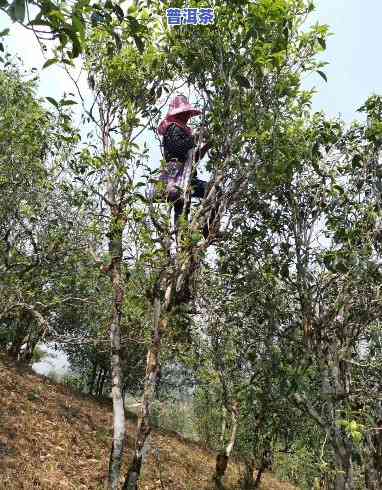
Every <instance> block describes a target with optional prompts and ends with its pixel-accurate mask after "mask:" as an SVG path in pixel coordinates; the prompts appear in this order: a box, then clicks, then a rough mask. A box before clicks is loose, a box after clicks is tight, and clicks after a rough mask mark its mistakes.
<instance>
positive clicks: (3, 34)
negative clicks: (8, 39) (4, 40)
mask: <svg viewBox="0 0 382 490" xmlns="http://www.w3.org/2000/svg"><path fill="white" fill-rule="evenodd" d="M8 34H9V29H8V28H7V29H3V30H2V31H1V32H0V37H4V36H8Z"/></svg>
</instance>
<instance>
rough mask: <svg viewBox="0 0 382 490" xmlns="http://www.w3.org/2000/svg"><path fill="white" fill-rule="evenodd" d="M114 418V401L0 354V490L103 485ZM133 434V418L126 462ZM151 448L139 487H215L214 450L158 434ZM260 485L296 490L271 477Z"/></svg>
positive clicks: (232, 474) (234, 471)
mask: <svg viewBox="0 0 382 490" xmlns="http://www.w3.org/2000/svg"><path fill="white" fill-rule="evenodd" d="M111 420H112V413H111V406H110V405H109V404H100V403H99V402H97V401H95V400H93V399H91V398H89V397H85V396H82V395H80V394H78V393H75V392H73V391H71V390H70V389H68V388H67V387H65V386H62V385H58V384H54V383H52V382H51V381H49V380H48V379H46V378H44V377H42V376H38V375H36V374H34V373H33V372H32V371H31V370H30V369H25V368H20V367H15V366H14V365H13V364H12V363H11V362H10V361H9V360H8V359H7V358H6V357H5V356H2V355H0V489H1V490H2V489H11V490H17V489H55V490H56V489H57V490H58V489H73V490H80V489H101V488H103V481H104V479H105V475H106V473H107V464H108V457H109V449H110V445H111V430H110V428H111ZM134 430H135V424H134V421H133V420H129V422H128V427H127V433H128V436H127V441H126V442H127V450H126V452H127V455H126V458H125V459H126V460H128V459H129V458H130V457H131V454H132V445H133V435H134ZM151 448H152V450H151V451H150V453H149V457H148V461H147V464H146V465H145V468H144V473H143V479H142V483H141V487H140V488H141V490H154V489H155V490H157V489H158V490H163V489H165V490H204V489H208V488H211V487H210V479H211V476H212V474H213V469H214V463H215V460H214V454H213V453H212V452H211V451H208V450H206V449H203V448H201V447H199V446H197V445H196V444H194V443H191V442H188V441H185V440H182V439H180V438H179V437H176V436H175V435H171V434H166V433H163V432H160V431H157V432H155V433H154V434H153V436H152V440H151ZM126 463H127V461H126V462H125V464H126ZM124 469H126V467H125V468H124ZM241 471H242V469H241V468H240V465H239V464H237V463H231V464H230V465H229V469H228V475H227V481H226V488H227V490H233V489H235V488H238V485H237V482H238V479H239V477H240V473H241ZM261 488H262V490H294V487H292V486H291V485H289V484H288V483H285V482H278V481H276V480H274V479H272V478H271V476H269V475H266V476H265V477H264V481H263V484H262V487H261Z"/></svg>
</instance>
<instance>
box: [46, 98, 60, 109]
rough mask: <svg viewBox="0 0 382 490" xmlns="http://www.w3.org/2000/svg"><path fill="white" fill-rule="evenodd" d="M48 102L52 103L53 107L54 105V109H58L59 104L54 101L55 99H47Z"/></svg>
mask: <svg viewBox="0 0 382 490" xmlns="http://www.w3.org/2000/svg"><path fill="white" fill-rule="evenodd" d="M46 100H47V101H48V102H50V103H51V104H52V105H54V107H56V109H58V102H57V100H56V99H53V97H46Z"/></svg>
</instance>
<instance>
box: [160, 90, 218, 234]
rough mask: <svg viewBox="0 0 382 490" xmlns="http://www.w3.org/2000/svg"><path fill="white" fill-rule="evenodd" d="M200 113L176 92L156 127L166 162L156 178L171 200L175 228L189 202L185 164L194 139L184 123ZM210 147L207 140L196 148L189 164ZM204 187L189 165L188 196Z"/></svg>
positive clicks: (200, 195)
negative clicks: (184, 192)
mask: <svg viewBox="0 0 382 490" xmlns="http://www.w3.org/2000/svg"><path fill="white" fill-rule="evenodd" d="M200 114H201V111H199V110H198V109H196V108H195V107H193V106H192V105H191V104H190V103H189V101H188V100H187V98H186V97H185V96H184V95H177V96H176V97H174V99H173V100H172V101H171V102H170V107H169V111H168V113H167V115H166V117H165V118H164V119H163V121H162V122H161V123H160V125H159V127H158V134H159V135H160V136H162V137H163V140H162V146H163V154H164V159H165V162H166V165H165V166H164V168H163V169H162V171H161V174H160V177H159V181H160V182H163V183H164V185H165V193H166V198H167V200H169V201H170V202H173V203H174V224H175V229H177V227H178V222H179V217H180V216H181V214H182V213H184V214H185V215H186V216H187V215H188V212H189V207H190V203H189V202H188V203H184V196H183V190H184V189H183V186H184V184H186V185H187V178H186V175H185V173H186V171H187V165H186V163H187V160H188V158H190V153H189V152H190V150H193V149H194V148H195V147H196V138H195V136H194V134H193V131H192V128H191V127H189V126H187V123H188V121H189V119H190V118H191V117H195V116H198V115H200ZM209 147H210V143H209V142H207V143H205V144H204V145H203V146H202V147H201V148H198V149H196V151H195V152H194V161H193V162H192V163H197V162H198V161H200V160H201V159H202V158H203V157H204V155H205V154H206V152H207V151H208V149H209ZM207 186H208V184H207V182H205V181H203V180H200V179H198V178H197V172H196V168H195V166H194V165H192V175H191V197H197V198H203V197H204V196H205V194H206V191H207ZM184 206H186V207H184ZM176 234H177V231H176ZM203 235H204V237H205V238H206V237H207V236H208V227H205V228H204V229H203Z"/></svg>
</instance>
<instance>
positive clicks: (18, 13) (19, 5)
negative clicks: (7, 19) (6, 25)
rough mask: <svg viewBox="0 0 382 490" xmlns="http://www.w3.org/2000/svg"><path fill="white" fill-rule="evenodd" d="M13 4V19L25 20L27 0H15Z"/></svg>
mask: <svg viewBox="0 0 382 490" xmlns="http://www.w3.org/2000/svg"><path fill="white" fill-rule="evenodd" d="M12 6H13V17H12V19H13V20H16V21H18V22H24V18H25V0H15V1H14V2H13V4H12Z"/></svg>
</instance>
